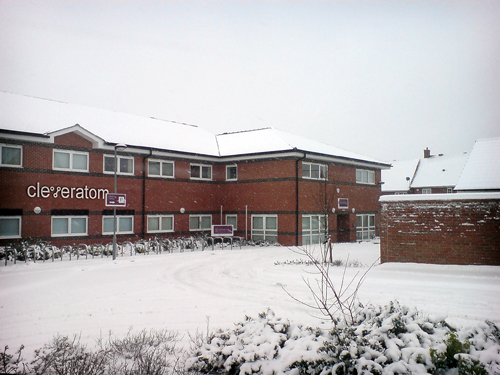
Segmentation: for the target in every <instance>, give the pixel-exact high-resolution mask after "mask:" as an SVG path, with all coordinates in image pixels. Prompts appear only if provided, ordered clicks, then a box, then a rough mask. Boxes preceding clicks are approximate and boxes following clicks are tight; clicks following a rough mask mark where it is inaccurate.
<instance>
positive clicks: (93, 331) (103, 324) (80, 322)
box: [0, 243, 500, 354]
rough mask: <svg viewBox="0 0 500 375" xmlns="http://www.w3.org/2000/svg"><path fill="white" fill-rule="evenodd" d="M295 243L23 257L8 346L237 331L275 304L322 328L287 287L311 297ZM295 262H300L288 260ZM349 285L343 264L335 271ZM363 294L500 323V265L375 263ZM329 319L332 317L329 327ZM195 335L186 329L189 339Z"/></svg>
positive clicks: (11, 301)
mask: <svg viewBox="0 0 500 375" xmlns="http://www.w3.org/2000/svg"><path fill="white" fill-rule="evenodd" d="M295 251H296V249H295V250H294V249H293V248H287V247H244V248H242V249H239V248H235V249H233V250H230V249H228V248H224V249H223V250H220V249H219V250H215V251H212V250H206V251H204V252H201V251H195V252H184V253H173V254H161V255H140V256H134V257H130V256H128V257H123V258H118V259H117V260H116V261H113V260H111V258H108V259H100V258H99V259H94V260H92V259H88V260H85V259H83V260H82V259H80V260H78V261H75V260H73V261H71V262H70V261H68V260H64V261H63V262H61V261H57V260H56V261H55V262H54V263H52V262H51V261H47V262H45V263H43V262H38V263H28V264H25V263H18V264H17V265H13V264H9V265H8V266H4V265H3V264H2V265H1V266H0V319H1V324H0V345H2V347H3V346H5V345H9V347H10V348H11V349H12V350H15V349H16V348H17V347H19V346H20V345H21V344H24V345H25V346H26V352H25V353H26V354H29V353H32V351H33V350H34V349H38V348H40V347H42V346H43V344H45V343H47V342H48V341H49V340H50V339H51V338H52V337H53V336H54V335H56V334H61V335H70V336H72V335H73V334H77V335H81V340H82V342H89V343H92V342H93V341H94V340H95V339H96V338H99V337H106V336H107V335H108V333H109V331H112V332H113V333H114V334H115V335H116V336H122V335H125V334H126V333H127V331H128V330H129V329H130V328H131V327H132V328H133V330H134V331H135V330H137V331H139V330H142V329H144V328H146V329H149V328H155V329H160V328H167V329H170V330H175V331H178V332H180V333H187V332H190V333H194V332H196V331H203V332H205V330H206V329H207V321H208V322H209V325H210V329H212V330H214V329H216V328H230V327H232V326H233V323H236V322H239V321H242V320H243V319H244V318H245V315H248V316H252V317H255V316H256V315H257V314H258V313H260V312H262V311H265V310H266V309H267V308H271V309H272V310H273V311H274V312H275V313H276V315H277V316H279V317H283V318H288V319H289V320H292V321H294V322H296V323H302V324H305V325H312V326H319V325H321V324H322V322H321V321H320V320H318V319H317V318H316V317H314V316H312V315H311V313H312V311H311V310H310V309H308V308H307V307H305V306H303V305H301V304H299V303H298V302H296V301H294V300H293V299H292V298H290V297H289V296H288V295H287V293H286V292H285V291H284V290H283V288H285V289H286V290H287V291H288V292H289V293H290V294H292V295H293V296H295V297H296V298H298V299H300V300H304V301H311V295H310V292H309V291H308V290H307V287H306V285H305V283H304V278H305V279H308V280H311V281H313V280H314V279H315V278H317V276H316V275H314V274H312V273H311V271H313V270H314V267H313V266H307V267H306V266H304V265H300V264H298V263H300V262H298V260H299V259H305V256H303V255H300V254H297V253H296V252H295ZM378 256H379V245H378V244H377V243H361V244H357V243H354V244H335V245H334V259H343V260H346V259H347V257H349V260H350V261H358V262H359V263H362V264H363V265H364V266H363V267H348V268H347V270H346V276H345V279H346V280H350V279H352V277H354V275H355V274H356V273H358V272H359V273H360V274H362V273H363V272H364V271H365V270H366V269H367V268H368V266H369V265H370V264H372V263H373V262H374V261H376V260H377V259H378ZM286 263H291V264H286ZM331 272H332V277H333V278H334V279H336V280H338V281H339V282H340V280H341V279H342V273H343V272H344V268H343V267H333V268H332V269H331ZM359 299H360V301H361V302H362V303H364V304H368V303H372V304H386V303H388V302H389V301H391V300H397V301H399V302H400V303H401V304H403V305H407V306H410V307H417V308H418V309H419V310H421V311H422V312H423V313H426V314H429V315H439V316H443V317H447V321H448V322H449V323H451V324H455V325H459V326H462V325H465V326H466V325H472V324H475V323H476V322H477V321H484V320H486V319H489V320H492V321H494V322H496V323H497V324H498V323H500V267H489V266H441V265H425V264H410V263H407V264H404V263H387V264H382V265H380V264H378V263H377V264H376V265H375V266H374V267H373V268H372V269H371V270H370V271H369V273H368V274H367V277H366V280H365V282H364V283H363V285H362V287H361V290H360V294H359ZM324 324H328V323H324ZM186 336H187V335H186Z"/></svg>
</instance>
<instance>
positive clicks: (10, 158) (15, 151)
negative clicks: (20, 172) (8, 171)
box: [0, 145, 23, 167]
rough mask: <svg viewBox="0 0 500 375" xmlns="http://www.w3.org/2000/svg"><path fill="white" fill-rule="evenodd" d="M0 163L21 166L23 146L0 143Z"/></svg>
mask: <svg viewBox="0 0 500 375" xmlns="http://www.w3.org/2000/svg"><path fill="white" fill-rule="evenodd" d="M0 149H1V151H2V152H1V154H0V165H5V166H9V167H21V166H22V162H23V148H22V147H21V146H14V145H0Z"/></svg>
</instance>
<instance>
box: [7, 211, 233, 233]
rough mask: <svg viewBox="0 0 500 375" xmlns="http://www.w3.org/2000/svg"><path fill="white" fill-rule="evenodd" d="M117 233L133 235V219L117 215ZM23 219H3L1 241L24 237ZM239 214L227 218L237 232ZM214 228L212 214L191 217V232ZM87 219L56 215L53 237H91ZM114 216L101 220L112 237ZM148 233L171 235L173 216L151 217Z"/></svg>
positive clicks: (84, 217) (9, 217)
mask: <svg viewBox="0 0 500 375" xmlns="http://www.w3.org/2000/svg"><path fill="white" fill-rule="evenodd" d="M116 218H117V220H116V226H117V227H116V233H119V234H133V233H134V216H133V215H118V216H117V217H116ZM21 220H22V219H21V216H6V217H0V238H19V237H21ZM237 223H238V217H237V215H226V224H228V225H232V226H233V228H234V230H237V229H238V228H237ZM211 227H212V215H189V230H191V231H204V230H210V229H211ZM87 228H88V216H53V217H52V231H51V232H52V236H53V237H58V236H59V237H60V236H85V235H87V234H88V229H87ZM113 231H114V216H103V217H102V234H113ZM147 231H148V233H168V232H173V231H174V215H148V217H147Z"/></svg>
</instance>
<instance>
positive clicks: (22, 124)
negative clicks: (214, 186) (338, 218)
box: [0, 92, 389, 168]
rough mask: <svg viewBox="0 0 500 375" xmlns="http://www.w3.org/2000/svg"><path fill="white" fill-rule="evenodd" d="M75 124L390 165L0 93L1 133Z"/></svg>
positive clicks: (187, 146)
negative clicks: (2, 131)
mask: <svg viewBox="0 0 500 375" xmlns="http://www.w3.org/2000/svg"><path fill="white" fill-rule="evenodd" d="M75 125H79V127H81V128H83V129H84V130H82V131H83V132H84V131H87V132H89V133H91V134H94V135H95V136H96V137H98V138H99V139H102V141H103V142H106V143H111V144H115V143H124V144H126V145H128V146H136V147H141V148H154V149H159V150H168V151H175V152H185V153H192V154H198V155H205V156H213V157H231V156H233V157H234V156H238V155H251V154H258V153H269V152H281V151H304V152H309V153H314V154H320V155H326V156H329V157H335V158H340V159H344V160H345V159H348V160H352V161H354V162H361V163H369V164H375V165H377V167H381V168H388V167H389V164H387V163H384V162H381V161H378V160H375V159H372V158H369V157H366V156H362V155H359V154H356V153H353V152H350V151H346V150H343V149H340V148H337V147H333V146H330V145H327V144H325V143H322V142H317V141H313V140H310V139H307V138H304V137H300V136H297V135H293V134H290V133H288V132H285V131H282V130H278V129H275V128H264V129H256V130H250V131H242V132H234V133H224V134H219V135H215V134H212V133H210V132H208V131H206V130H204V129H202V128H200V127H198V126H195V125H189V124H183V123H178V122H174V121H165V120H160V119H156V118H148V117H141V116H135V115H130V114H124V113H117V112H113V111H108V110H103V109H97V108H90V107H86V106H81V105H74V104H68V103H63V102H58V101H53V100H47V99H40V98H34V97H30V96H25V95H18V94H10V93H6V92H0V128H2V129H5V130H12V131H17V132H29V133H37V134H47V135H50V134H55V133H58V132H60V131H61V130H64V129H68V130H71V129H72V127H73V126H75Z"/></svg>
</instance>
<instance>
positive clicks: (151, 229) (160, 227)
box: [148, 215, 174, 233]
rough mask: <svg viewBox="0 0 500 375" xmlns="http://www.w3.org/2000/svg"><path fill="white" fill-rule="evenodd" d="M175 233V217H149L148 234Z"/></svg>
mask: <svg viewBox="0 0 500 375" xmlns="http://www.w3.org/2000/svg"><path fill="white" fill-rule="evenodd" d="M173 231H174V215H148V233H158V232H173Z"/></svg>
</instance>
